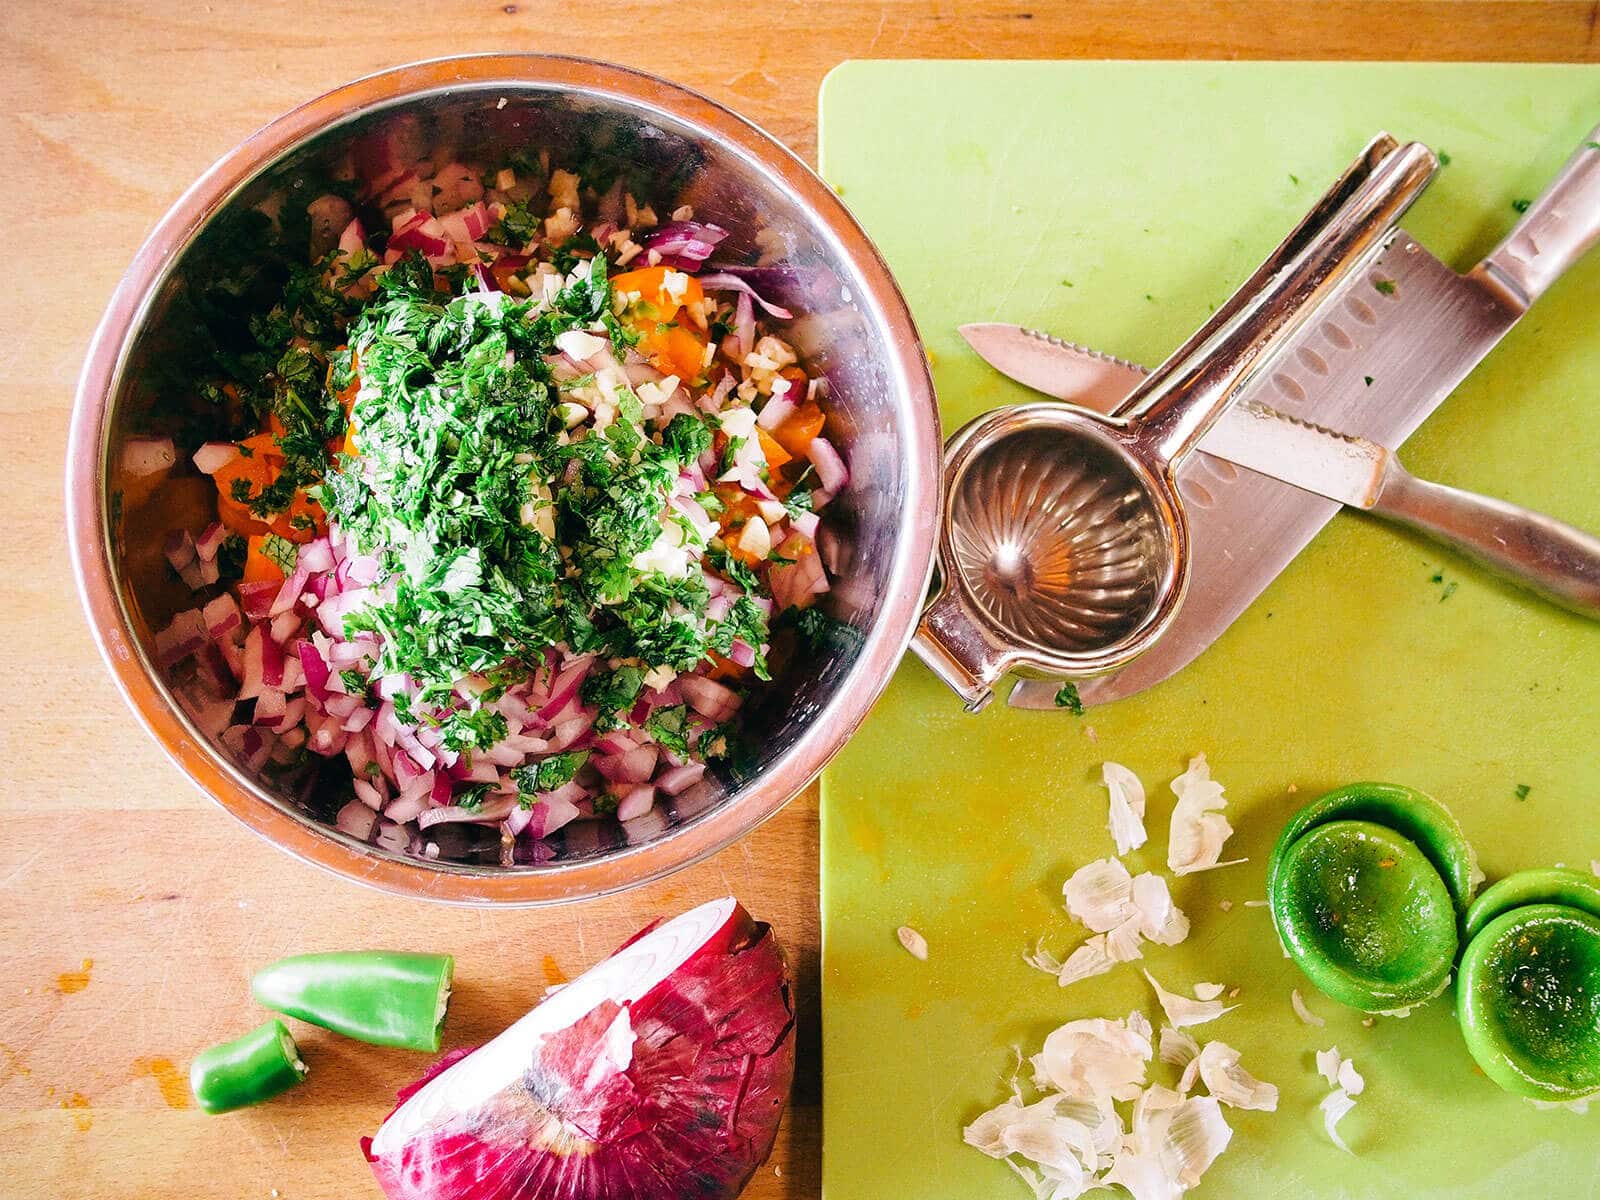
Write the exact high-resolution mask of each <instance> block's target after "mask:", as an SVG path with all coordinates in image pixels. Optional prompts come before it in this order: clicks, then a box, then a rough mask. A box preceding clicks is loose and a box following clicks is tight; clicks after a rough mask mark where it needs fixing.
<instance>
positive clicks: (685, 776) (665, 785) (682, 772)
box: [655, 762, 706, 796]
mask: <svg viewBox="0 0 1600 1200" xmlns="http://www.w3.org/2000/svg"><path fill="white" fill-rule="evenodd" d="M705 773H706V764H705V763H703V762H686V763H684V764H683V765H682V766H678V767H672V768H670V769H669V770H666V771H663V772H662V773H661V774H660V775H657V776H656V779H655V785H656V787H658V788H660V789H661V793H662V794H663V795H666V796H677V795H679V794H681V793H683V792H686V791H688V790H689V789H690V788H691V787H693V786H694V785H695V784H697V783H699V782H700V780H701V779H702V778H703V777H704V776H705Z"/></svg>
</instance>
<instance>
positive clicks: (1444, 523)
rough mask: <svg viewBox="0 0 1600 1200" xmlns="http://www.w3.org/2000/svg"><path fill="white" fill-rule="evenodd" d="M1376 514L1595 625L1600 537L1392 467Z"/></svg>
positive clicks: (1598, 602) (1598, 608)
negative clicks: (1406, 526)
mask: <svg viewBox="0 0 1600 1200" xmlns="http://www.w3.org/2000/svg"><path fill="white" fill-rule="evenodd" d="M1371 511H1372V512H1374V513H1379V514H1381V515H1383V516H1385V517H1388V518H1389V519H1391V520H1394V521H1398V522H1399V523H1400V524H1402V525H1409V526H1411V527H1412V528H1413V529H1417V530H1420V531H1422V532H1424V533H1426V534H1428V535H1429V536H1430V537H1433V538H1434V539H1436V540H1438V541H1441V542H1444V543H1445V544H1446V545H1449V546H1453V547H1455V548H1456V549H1457V550H1460V551H1461V552H1462V553H1464V554H1466V555H1467V556H1468V557H1470V558H1475V559H1477V560H1478V561H1479V562H1481V563H1483V564H1484V565H1485V566H1487V567H1488V568H1490V569H1491V570H1493V571H1495V572H1497V573H1498V574H1500V575H1502V576H1504V577H1505V578H1507V579H1510V580H1511V581H1512V582H1514V583H1520V584H1522V585H1523V586H1524V587H1527V588H1530V589H1532V590H1533V591H1535V592H1538V593H1539V594H1540V595H1541V596H1544V597H1545V598H1546V599H1549V600H1552V601H1554V602H1555V603H1557V604H1559V605H1561V607H1563V608H1567V609H1570V610H1572V611H1573V612H1575V613H1578V614H1580V615H1582V616H1585V617H1592V618H1596V619H1600V538H1597V537H1595V536H1593V535H1592V534H1588V533H1585V532H1584V531H1583V530H1581V529H1576V528H1574V527H1573V526H1571V525H1568V524H1566V523H1565V522H1563V521H1557V520H1556V519H1555V518H1554V517H1547V516H1545V515H1544V514H1542V513H1536V512H1534V511H1533V510H1531V509H1527V508H1520V507H1518V506H1517V505H1515V504H1507V503H1506V502H1505V501H1504V500H1495V499H1493V498H1491V497H1489V496H1479V495H1477V494H1475V493H1473V492H1463V491H1460V490H1459V489H1457V488H1453V487H1445V486H1444V485H1443V484H1439V483H1429V482H1427V481H1426V480H1422V479H1417V478H1416V477H1415V476H1413V475H1410V474H1408V473H1407V472H1406V471H1405V470H1403V469H1402V468H1401V467H1400V465H1399V464H1398V463H1395V462H1391V463H1390V464H1389V468H1388V470H1387V471H1386V472H1385V474H1384V481H1383V489H1382V491H1381V492H1379V494H1378V499H1377V502H1376V503H1374V504H1373V506H1372V509H1371Z"/></svg>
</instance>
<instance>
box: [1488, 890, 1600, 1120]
mask: <svg viewBox="0 0 1600 1200" xmlns="http://www.w3.org/2000/svg"><path fill="white" fill-rule="evenodd" d="M1457 995H1458V1000H1457V1010H1458V1015H1459V1018H1460V1021H1461V1033H1462V1036H1463V1037H1465V1039H1466V1042H1467V1049H1468V1050H1469V1051H1470V1052H1471V1054H1472V1057H1473V1058H1474V1059H1475V1060H1476V1061H1477V1064H1478V1066H1480V1067H1481V1068H1483V1073H1484V1074H1485V1075H1487V1076H1488V1077H1489V1078H1490V1079H1492V1080H1494V1082H1495V1083H1497V1084H1499V1085H1500V1086H1501V1087H1502V1088H1504V1089H1505V1090H1506V1091H1508V1092H1512V1093H1514V1094H1516V1095H1518V1096H1527V1097H1529V1098H1530V1099H1534V1100H1547V1101H1552V1102H1561V1101H1569V1100H1582V1099H1586V1098H1588V1097H1591V1096H1594V1095H1596V1094H1597V1093H1600V916H1595V915H1594V914H1593V913H1590V912H1586V911H1583V910H1580V909H1576V908H1571V907H1568V906H1566V905H1561V904H1531V905H1523V906H1519V907H1517V908H1514V909H1511V910H1510V911H1508V912H1502V913H1501V914H1500V915H1499V916H1497V917H1495V918H1494V919H1493V920H1491V921H1489V922H1488V923H1487V924H1486V925H1485V926H1484V927H1483V928H1482V930H1481V931H1480V932H1479V933H1478V935H1477V936H1476V937H1475V938H1473V939H1472V942H1471V943H1470V944H1469V945H1468V946H1467V950H1466V953H1465V954H1463V955H1462V957H1461V978H1460V981H1459V983H1458V986H1457Z"/></svg>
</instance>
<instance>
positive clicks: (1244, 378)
mask: <svg viewBox="0 0 1600 1200" xmlns="http://www.w3.org/2000/svg"><path fill="white" fill-rule="evenodd" d="M1438 168H1439V160H1438V159H1437V158H1435V157H1434V154H1433V151H1431V150H1429V149H1428V148H1427V147H1426V146H1424V145H1422V144H1421V143H1418V142H1412V143H1410V144H1408V145H1405V146H1402V147H1400V148H1398V149H1396V150H1394V151H1393V152H1391V153H1389V154H1388V155H1387V156H1386V157H1384V158H1383V160H1382V161H1381V162H1379V163H1378V164H1377V165H1376V166H1375V167H1374V168H1373V169H1372V171H1371V173H1370V174H1368V175H1367V177H1366V178H1365V179H1364V180H1362V182H1361V184H1360V185H1359V186H1358V187H1357V188H1355V190H1354V191H1352V192H1351V193H1350V194H1349V195H1348V197H1346V198H1345V199H1344V200H1343V201H1342V202H1341V203H1339V204H1338V205H1337V206H1335V207H1334V208H1333V209H1332V211H1331V213H1330V214H1329V215H1328V216H1327V219H1326V221H1325V223H1324V224H1323V225H1322V227H1321V228H1320V229H1318V230H1316V232H1315V233H1314V235H1312V236H1311V237H1310V238H1308V239H1307V241H1306V243H1305V245H1304V247H1303V248H1302V249H1301V250H1300V252H1299V253H1298V254H1296V255H1295V256H1294V257H1293V258H1292V259H1291V260H1290V261H1289V262H1288V263H1287V264H1286V265H1284V266H1283V267H1282V269H1280V270H1278V271H1277V272H1275V273H1274V274H1272V276H1271V277H1270V278H1268V279H1267V280H1266V282H1265V283H1264V284H1262V285H1261V286H1260V287H1259V288H1257V290H1256V291H1255V293H1254V295H1252V296H1251V297H1250V299H1249V302H1248V303H1244V304H1238V303H1236V302H1235V301H1234V300H1230V301H1229V303H1228V304H1227V305H1225V306H1224V307H1223V308H1222V309H1221V310H1219V311H1218V312H1217V313H1216V314H1214V315H1213V316H1212V318H1211V319H1210V320H1209V321H1207V322H1206V324H1205V325H1204V326H1202V327H1201V329H1202V333H1203V334H1204V336H1203V337H1202V338H1201V339H1200V340H1199V341H1198V344H1195V343H1196V339H1190V343H1186V344H1185V347H1184V348H1183V349H1181V350H1180V351H1179V352H1178V353H1177V354H1174V355H1173V356H1172V357H1170V358H1169V359H1167V361H1166V362H1164V363H1162V365H1161V366H1160V367H1158V368H1156V370H1155V371H1153V372H1152V373H1151V374H1150V376H1149V377H1148V378H1147V379H1146V380H1145V382H1144V385H1143V386H1142V387H1140V388H1139V389H1138V391H1137V392H1136V393H1135V395H1134V396H1133V397H1131V398H1130V402H1129V406H1128V412H1129V416H1128V418H1127V419H1128V422H1129V426H1130V428H1131V429H1134V430H1135V431H1136V433H1137V439H1138V443H1139V447H1140V451H1141V455H1142V457H1144V458H1145V460H1146V461H1147V462H1157V463H1163V462H1164V463H1166V464H1168V469H1169V470H1170V469H1171V467H1172V466H1175V465H1176V464H1177V463H1178V462H1180V461H1181V460H1182V459H1183V457H1184V456H1185V455H1186V454H1188V453H1189V452H1190V451H1191V450H1193V449H1194V447H1195V446H1196V445H1197V444H1198V443H1199V441H1200V439H1201V438H1202V437H1204V436H1205V433H1206V431H1207V430H1208V429H1210V428H1211V426H1212V425H1213V424H1214V423H1215V422H1216V419H1217V418H1218V417H1219V416H1221V415H1222V413H1223V411H1224V410H1225V409H1226V408H1227V407H1228V405H1229V404H1230V403H1232V401H1233V399H1234V398H1235V397H1236V396H1237V395H1238V393H1239V390H1240V388H1241V387H1242V386H1243V385H1244V384H1245V383H1246V382H1248V381H1249V379H1250V378H1251V377H1252V376H1253V375H1254V374H1255V373H1256V372H1257V371H1258V370H1260V369H1261V368H1262V367H1263V366H1264V365H1265V363H1266V361H1267V360H1268V358H1269V357H1270V351H1271V350H1272V349H1273V347H1274V346H1275V345H1276V344H1278V343H1280V342H1281V341H1282V339H1283V338H1284V337H1286V336H1287V335H1288V334H1289V333H1290V332H1292V331H1293V330H1295V329H1297V328H1298V327H1299V326H1300V325H1301V324H1302V323H1304V321H1305V320H1306V319H1307V318H1308V317H1309V316H1310V315H1311V314H1312V313H1313V312H1314V311H1315V310H1316V309H1317V307H1318V306H1319V305H1320V304H1321V303H1322V301H1323V300H1324V299H1325V298H1326V297H1327V296H1328V295H1329V294H1330V293H1331V292H1332V291H1333V290H1334V289H1335V288H1336V287H1337V286H1338V285H1339V284H1340V283H1341V282H1342V281H1343V280H1344V279H1345V278H1346V277H1347V276H1348V275H1349V274H1350V273H1351V271H1353V270H1355V269H1356V268H1357V267H1358V266H1359V265H1360V264H1362V263H1363V262H1365V261H1366V260H1367V258H1368V256H1369V255H1370V254H1371V253H1374V252H1376V251H1377V250H1378V249H1379V248H1380V247H1381V246H1382V245H1383V243H1384V242H1385V241H1386V240H1387V239H1388V237H1389V235H1390V233H1391V232H1392V230H1393V229H1394V227H1395V225H1396V223H1397V222H1398V221H1399V219H1400V216H1401V214H1403V213H1404V212H1405V210H1406V209H1407V208H1409V207H1410V205H1411V202H1412V201H1413V200H1415V199H1416V198H1417V197H1418V196H1419V195H1421V194H1422V190H1423V189H1424V188H1425V187H1427V185H1428V181H1429V180H1431V179H1432V178H1433V175H1434V172H1435V171H1437V170H1438ZM1254 283H1255V280H1254V277H1252V280H1251V285H1254ZM1190 346H1192V347H1193V348H1192V349H1191V348H1190Z"/></svg>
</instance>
